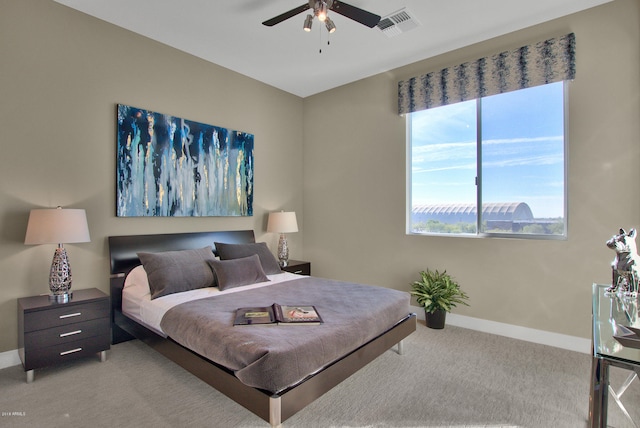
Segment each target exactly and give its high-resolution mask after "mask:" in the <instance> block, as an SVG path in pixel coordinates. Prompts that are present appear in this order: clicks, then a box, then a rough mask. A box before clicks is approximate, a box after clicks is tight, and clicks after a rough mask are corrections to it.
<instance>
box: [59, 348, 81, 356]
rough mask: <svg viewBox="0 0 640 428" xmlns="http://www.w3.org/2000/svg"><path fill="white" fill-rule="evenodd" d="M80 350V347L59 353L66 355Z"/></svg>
mask: <svg viewBox="0 0 640 428" xmlns="http://www.w3.org/2000/svg"><path fill="white" fill-rule="evenodd" d="M80 351H82V348H76V349H71V350H69V351H64V352H60V355H68V354H73V353H74V352H80Z"/></svg>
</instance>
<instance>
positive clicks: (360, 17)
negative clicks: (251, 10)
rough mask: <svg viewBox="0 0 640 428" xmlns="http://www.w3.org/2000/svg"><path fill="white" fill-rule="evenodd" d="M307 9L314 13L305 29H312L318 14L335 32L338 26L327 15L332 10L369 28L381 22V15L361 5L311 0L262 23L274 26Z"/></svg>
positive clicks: (329, 0) (319, 18) (307, 19)
mask: <svg viewBox="0 0 640 428" xmlns="http://www.w3.org/2000/svg"><path fill="white" fill-rule="evenodd" d="M307 9H313V15H311V14H308V15H307V18H306V19H305V21H304V30H305V31H311V24H312V22H313V17H314V16H317V17H318V20H319V21H321V22H324V24H325V26H326V27H327V30H328V31H329V33H333V32H334V31H335V30H336V26H335V25H334V24H333V21H331V19H330V18H329V17H328V16H327V12H328V11H329V10H332V11H334V12H336V13H339V14H340V15H342V16H345V17H347V18H349V19H352V20H354V21H356V22H359V23H360V24H362V25H365V26H367V27H369V28H373V27H375V26H376V25H377V24H378V22H380V15H376V14H374V13H371V12H367V11H366V10H363V9H360V8H359V7H355V6H352V5H350V4H347V3H345V2H342V1H338V0H309V1H308V2H307V3H305V4H303V5H301V6H298V7H296V8H294V9H291V10H290V11H288V12H285V13H283V14H281V15H278V16H276V17H274V18H271V19H268V20H266V21H264V22H263V23H262V24H263V25H266V26H267V27H273V26H274V25H276V24H279V23H281V22H282V21H285V20H287V19H289V18H292V17H294V16H296V15H298V14H299V13H302V12H304V11H306V10H307Z"/></svg>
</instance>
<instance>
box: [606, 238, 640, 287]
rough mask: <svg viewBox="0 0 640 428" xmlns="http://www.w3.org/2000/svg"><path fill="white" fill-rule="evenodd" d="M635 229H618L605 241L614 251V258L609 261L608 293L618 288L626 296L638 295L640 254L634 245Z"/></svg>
mask: <svg viewBox="0 0 640 428" xmlns="http://www.w3.org/2000/svg"><path fill="white" fill-rule="evenodd" d="M636 235H637V233H636V230H635V229H631V230H630V231H629V233H627V232H625V230H624V229H620V233H619V234H618V235H613V236H612V237H611V239H609V240H608V241H607V247H608V248H611V249H612V250H613V251H615V252H616V258H615V259H613V262H611V270H612V274H613V277H612V281H611V287H609V288H607V290H606V291H607V292H608V293H615V292H616V291H618V290H620V291H621V292H623V294H624V296H626V297H634V298H635V297H637V296H638V280H639V278H640V256H638V248H637V246H636Z"/></svg>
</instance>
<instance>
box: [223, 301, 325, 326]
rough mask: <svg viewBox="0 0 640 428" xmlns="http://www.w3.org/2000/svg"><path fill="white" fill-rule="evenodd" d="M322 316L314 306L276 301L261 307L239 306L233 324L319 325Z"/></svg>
mask: <svg viewBox="0 0 640 428" xmlns="http://www.w3.org/2000/svg"><path fill="white" fill-rule="evenodd" d="M321 323H322V318H320V314H318V311H317V310H316V308H315V307H314V306H309V305H306V306H285V305H279V304H277V303H274V304H273V305H271V306H265V307H259V308H239V309H237V310H236V318H235V320H234V322H233V325H258V324H271V325H278V324H285V325H318V324H321Z"/></svg>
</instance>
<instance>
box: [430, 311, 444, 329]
mask: <svg viewBox="0 0 640 428" xmlns="http://www.w3.org/2000/svg"><path fill="white" fill-rule="evenodd" d="M424 316H425V319H426V321H427V327H429V328H435V329H442V328H444V321H445V318H446V317H447V312H446V311H444V310H442V309H436V310H435V311H434V312H427V311H424Z"/></svg>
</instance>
